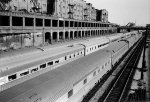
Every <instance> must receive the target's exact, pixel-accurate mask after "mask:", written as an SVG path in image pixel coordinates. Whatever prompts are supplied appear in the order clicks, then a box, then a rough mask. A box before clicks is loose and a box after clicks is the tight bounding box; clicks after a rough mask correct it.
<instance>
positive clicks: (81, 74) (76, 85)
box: [0, 32, 142, 102]
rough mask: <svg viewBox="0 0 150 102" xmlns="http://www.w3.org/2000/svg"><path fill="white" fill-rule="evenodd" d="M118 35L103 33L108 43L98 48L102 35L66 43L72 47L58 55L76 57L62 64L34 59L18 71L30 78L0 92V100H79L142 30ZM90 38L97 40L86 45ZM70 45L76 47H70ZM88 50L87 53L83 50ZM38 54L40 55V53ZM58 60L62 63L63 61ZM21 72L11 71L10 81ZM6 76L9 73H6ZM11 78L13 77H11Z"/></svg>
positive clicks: (37, 101)
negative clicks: (107, 35)
mask: <svg viewBox="0 0 150 102" xmlns="http://www.w3.org/2000/svg"><path fill="white" fill-rule="evenodd" d="M122 35H123V34H121V37H120V38H119V39H118V38H117V39H118V40H115V39H116V38H115V37H114V36H113V37H114V38H115V39H113V40H111V41H110V39H108V38H109V37H106V39H107V40H108V42H109V44H108V45H105V43H106V42H104V46H105V47H103V48H100V50H96V49H98V48H99V47H100V44H99V42H98V41H96V40H102V39H104V37H102V39H100V38H95V39H94V38H93V39H89V40H85V41H82V42H79V43H78V44H77V43H75V44H74V45H69V46H68V45H67V46H68V47H69V48H70V47H71V48H72V49H73V50H74V51H73V52H67V53H65V54H62V56H60V55H58V56H59V57H58V58H63V59H64V60H65V59H66V60H70V59H72V58H74V55H75V57H76V56H80V57H79V58H78V60H73V61H71V62H70V63H68V64H63V65H61V66H59V67H57V68H56V67H55V68H54V69H53V70H51V71H48V70H49V69H52V67H51V66H49V61H48V60H47V59H45V60H43V61H41V62H38V63H39V64H38V65H37V66H36V67H32V68H27V69H25V72H23V71H21V72H22V73H24V77H27V78H30V80H26V81H25V82H22V83H20V84H17V85H15V86H13V87H10V88H8V89H6V90H3V91H2V92H0V99H1V102H80V101H81V100H82V99H83V97H84V96H85V95H86V93H87V92H88V91H89V90H90V89H91V88H92V87H93V86H94V85H95V83H97V82H98V81H100V80H101V78H102V77H103V76H104V75H105V74H106V73H108V72H109V71H110V70H111V69H112V66H114V65H115V63H117V62H118V61H119V59H120V58H121V57H122V56H123V54H125V53H126V51H128V49H129V48H131V47H132V46H133V45H134V44H135V43H136V42H137V41H139V39H140V38H141V37H142V34H140V33H138V32H131V33H127V35H124V36H122ZM90 41H91V42H92V41H96V42H97V44H94V43H93V45H90V43H91V42H90ZM85 42H88V43H87V45H89V46H88V47H87V48H86V45H84V46H85V47H84V46H83V44H86V43H85ZM110 42H111V43H110ZM74 46H76V47H77V49H74ZM62 48H63V46H62V47H61V48H60V49H61V51H63V50H65V49H66V48H65V49H62ZM56 49H57V48H56ZM56 49H55V50H54V51H56ZM67 50H68V49H67ZM67 50H66V51H67ZM93 50H95V51H93ZM47 51H48V49H47ZM88 51H90V52H91V53H86V52H88ZM47 53H48V52H47ZM32 55H33V54H32ZM38 55H39V53H38ZM40 56H41V57H42V56H43V55H40ZM47 56H48V54H47ZM81 56H84V57H81ZM55 58H56V57H55ZM58 58H56V59H58ZM20 60H21V58H20ZM50 62H51V61H50ZM53 62H57V63H59V62H61V60H59V61H58V60H53ZM62 62H63V63H65V62H64V61H62ZM40 63H43V64H40ZM53 64H54V63H53ZM33 68H37V69H35V70H34V73H37V74H38V76H36V77H32V76H31V74H32V71H33ZM14 70H18V69H14ZM44 70H47V71H46V72H45V73H44V74H39V73H42V71H44ZM21 72H19V71H18V72H16V73H15V74H16V77H15V78H16V79H14V81H15V80H19V79H17V78H20V76H19V75H23V74H22V73H21ZM25 73H27V74H25ZM15 74H13V75H15ZM31 77H32V78H31ZM7 78H10V77H9V76H7ZM8 80H9V79H8ZM20 80H23V78H20ZM11 81H13V80H12V79H11Z"/></svg>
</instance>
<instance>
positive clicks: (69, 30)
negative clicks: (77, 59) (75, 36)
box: [68, 29, 70, 40]
mask: <svg viewBox="0 0 150 102" xmlns="http://www.w3.org/2000/svg"><path fill="white" fill-rule="evenodd" d="M68 38H69V40H70V29H69V31H68Z"/></svg>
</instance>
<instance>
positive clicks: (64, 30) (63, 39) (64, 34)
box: [63, 30, 66, 41]
mask: <svg viewBox="0 0 150 102" xmlns="http://www.w3.org/2000/svg"><path fill="white" fill-rule="evenodd" d="M65 39H66V37H65V30H64V31H63V40H64V41H65Z"/></svg>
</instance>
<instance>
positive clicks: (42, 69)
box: [0, 32, 142, 91]
mask: <svg viewBox="0 0 150 102" xmlns="http://www.w3.org/2000/svg"><path fill="white" fill-rule="evenodd" d="M141 35H142V34H140V33H138V32H130V33H125V34H123V33H118V34H112V35H107V36H103V37H97V38H89V39H83V40H80V41H77V42H72V43H68V44H63V45H62V46H56V47H55V46H54V47H49V46H46V47H38V48H32V49H30V50H29V49H28V50H25V51H24V50H21V51H20V50H19V51H16V52H14V53H13V52H8V53H6V54H4V55H2V54H1V55H0V56H1V59H0V63H1V65H0V91H4V90H6V89H8V88H11V87H13V86H15V85H18V84H21V83H23V82H25V81H27V80H30V79H32V78H35V77H37V76H39V75H41V74H44V73H46V72H48V71H52V70H54V69H57V68H59V67H60V66H62V65H65V64H67V63H69V62H72V61H75V60H76V59H79V58H82V57H84V56H87V55H90V54H92V53H94V52H96V51H99V50H102V49H104V48H106V47H108V46H109V45H110V44H111V43H113V42H116V41H120V42H126V43H128V47H129V46H132V45H133V44H134V43H135V41H137V40H138V38H139V37H140V36H141ZM127 39H130V40H131V41H130V42H129V41H127Z"/></svg>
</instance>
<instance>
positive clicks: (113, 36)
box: [107, 33, 125, 41]
mask: <svg viewBox="0 0 150 102" xmlns="http://www.w3.org/2000/svg"><path fill="white" fill-rule="evenodd" d="M124 36H125V35H124V34H123V33H117V34H116V35H110V36H107V38H109V39H110V40H111V41H112V40H115V39H118V38H121V37H124Z"/></svg>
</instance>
